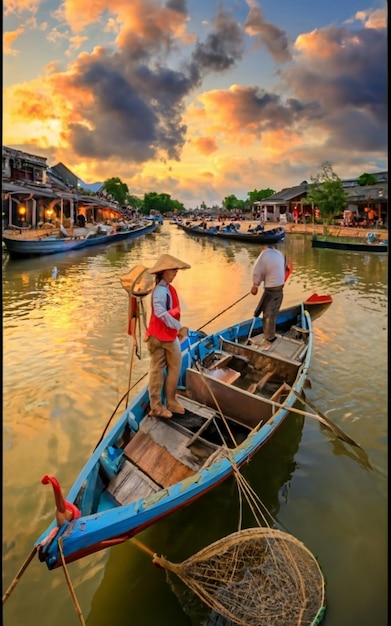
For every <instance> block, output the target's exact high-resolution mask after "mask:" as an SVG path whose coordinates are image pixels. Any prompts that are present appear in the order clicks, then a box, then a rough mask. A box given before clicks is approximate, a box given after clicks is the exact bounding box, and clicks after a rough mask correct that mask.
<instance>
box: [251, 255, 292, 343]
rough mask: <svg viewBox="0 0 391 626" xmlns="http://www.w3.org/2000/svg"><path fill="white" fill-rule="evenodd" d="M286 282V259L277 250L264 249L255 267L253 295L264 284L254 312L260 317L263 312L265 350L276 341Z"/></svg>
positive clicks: (255, 315)
mask: <svg viewBox="0 0 391 626" xmlns="http://www.w3.org/2000/svg"><path fill="white" fill-rule="evenodd" d="M284 282H285V259H284V257H283V255H282V254H281V252H280V251H279V250H277V249H275V248H271V247H265V248H262V250H261V253H260V255H259V256H258V258H257V260H256V261H255V264H254V267H253V284H252V287H251V293H252V295H253V296H256V295H257V293H258V287H259V286H260V284H261V283H263V287H264V291H263V294H262V297H261V299H260V301H259V304H258V306H257V308H256V309H255V312H254V317H258V316H259V315H260V313H261V312H263V333H264V336H265V345H264V347H263V350H270V348H271V347H272V344H273V342H274V341H275V340H276V322H277V315H278V312H279V310H280V306H281V302H282V297H283V288H284Z"/></svg>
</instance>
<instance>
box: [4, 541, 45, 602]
mask: <svg viewBox="0 0 391 626" xmlns="http://www.w3.org/2000/svg"><path fill="white" fill-rule="evenodd" d="M36 552H37V546H34V548H33V549H32V550H31V552H30V554H29V555H28V557H27V559H26V560H25V562H24V563H23V565H22V567H21V568H20V570H19V571H18V573H17V574H16V576H15V578H14V579H13V581H12V583H11V584H10V586H9V587H8V589H7V591H6V592H5V594H4V595H3V604H4V602H5V601H6V600H7V598H9V597H10V595H11V593H12V592H13V590H14V589H15V587H16V585H17V584H18V582H19V581H20V579H21V578H22V576H23V574H24V572H25V571H26V569H27V567H28V566H29V565H30V563H31V561H32V560H33V558H34V556H35V554H36Z"/></svg>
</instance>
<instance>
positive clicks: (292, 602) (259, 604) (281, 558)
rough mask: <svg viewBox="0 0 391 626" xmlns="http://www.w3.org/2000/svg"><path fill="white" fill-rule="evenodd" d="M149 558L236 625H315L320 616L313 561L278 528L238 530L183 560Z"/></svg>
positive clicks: (320, 584)
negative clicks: (178, 561) (177, 561)
mask: <svg viewBox="0 0 391 626" xmlns="http://www.w3.org/2000/svg"><path fill="white" fill-rule="evenodd" d="M153 562H154V564H155V565H158V566H160V567H162V568H164V569H165V570H167V571H170V572H173V573H174V574H176V575H177V576H178V577H179V578H180V579H181V580H182V581H183V582H184V583H185V584H186V585H187V586H188V587H189V588H190V589H191V590H192V591H193V592H194V593H195V594H196V595H197V596H198V597H199V598H200V599H201V600H202V601H203V602H204V603H205V604H207V606H209V607H210V608H211V609H212V610H213V611H216V612H217V613H219V614H220V615H223V616H224V617H226V618H227V619H229V620H232V621H233V622H234V623H235V624H238V625H239V626H258V625H259V626H261V625H262V626H294V625H296V624H297V625H299V624H300V625H303V626H304V625H313V626H314V625H315V624H320V622H321V620H322V618H323V615H324V611H325V583H324V579H323V575H322V572H321V569H320V567H319V565H318V562H317V560H316V559H315V557H314V556H313V555H312V554H311V552H310V551H309V550H308V549H307V548H306V547H305V545H304V544H303V543H301V542H300V541H298V540H297V539H296V538H295V537H293V536H292V535H289V534H288V533H285V532H282V531H280V530H277V529H273V528H264V527H259V528H248V529H245V530H240V531H238V532H236V533H233V534H231V535H228V536H227V537H223V538H222V539H220V540H218V541H216V542H215V543H212V544H210V545H209V546H207V547H206V548H204V549H202V550H200V551H199V552H197V554H195V555H193V556H192V557H190V558H189V559H187V560H186V561H183V562H182V563H171V562H170V561H168V560H167V559H166V558H165V557H159V556H157V555H156V554H155V555H154V557H153Z"/></svg>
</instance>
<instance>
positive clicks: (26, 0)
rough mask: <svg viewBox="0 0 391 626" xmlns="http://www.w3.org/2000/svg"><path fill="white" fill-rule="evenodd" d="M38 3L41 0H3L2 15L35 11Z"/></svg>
mask: <svg viewBox="0 0 391 626" xmlns="http://www.w3.org/2000/svg"><path fill="white" fill-rule="evenodd" d="M40 4H41V0H5V2H4V3H3V9H4V15H11V14H14V15H21V14H22V13H37V11H38V8H39V6H40Z"/></svg>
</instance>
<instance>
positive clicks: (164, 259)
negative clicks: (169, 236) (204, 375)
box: [146, 254, 190, 418]
mask: <svg viewBox="0 0 391 626" xmlns="http://www.w3.org/2000/svg"><path fill="white" fill-rule="evenodd" d="M189 268H190V265H188V263H184V262H183V261H180V260H179V259H177V258H175V257H173V256H171V255H170V254H163V255H162V256H161V257H159V259H158V260H157V261H156V263H155V265H154V266H153V267H151V268H150V269H149V270H148V271H149V273H150V274H155V275H156V279H155V280H156V285H155V287H154V289H153V291H152V302H151V317H150V320H149V324H148V328H147V331H146V341H147V346H148V351H149V354H150V357H151V363H150V371H149V383H148V390H149V399H150V405H151V410H150V412H149V415H151V416H154V417H164V418H170V417H172V414H173V413H179V414H181V415H183V414H184V412H185V409H184V408H183V406H182V405H181V404H180V403H179V402H178V400H177V398H176V390H177V385H178V379H179V374H180V369H181V358H182V357H181V346H180V341H181V340H182V339H184V338H185V337H186V336H187V331H188V328H187V327H186V326H182V324H181V322H180V316H181V310H180V304H179V298H178V294H177V292H176V290H175V289H174V287H173V286H172V285H171V283H172V281H173V280H174V278H175V276H176V275H177V272H178V270H185V269H189ZM165 368H167V375H166V377H165V379H164V369H165ZM163 390H164V394H165V399H166V403H167V405H166V406H164V405H163V402H162V392H163Z"/></svg>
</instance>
